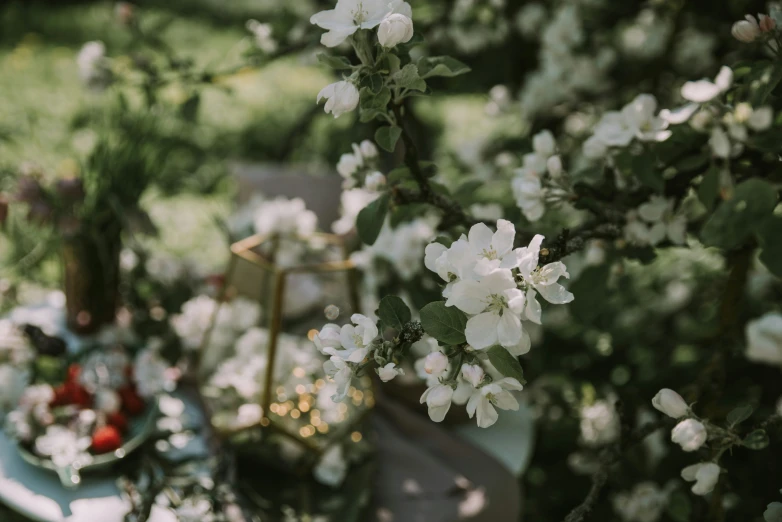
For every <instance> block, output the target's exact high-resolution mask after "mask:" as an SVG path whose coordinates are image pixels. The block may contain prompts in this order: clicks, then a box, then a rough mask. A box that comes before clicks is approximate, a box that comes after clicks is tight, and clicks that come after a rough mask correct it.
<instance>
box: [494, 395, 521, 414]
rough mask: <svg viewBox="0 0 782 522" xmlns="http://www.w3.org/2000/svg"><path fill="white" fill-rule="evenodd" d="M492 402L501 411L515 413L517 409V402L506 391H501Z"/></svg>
mask: <svg viewBox="0 0 782 522" xmlns="http://www.w3.org/2000/svg"><path fill="white" fill-rule="evenodd" d="M492 402H493V403H494V405H495V406H497V407H498V408H499V409H501V410H513V411H517V410H518V409H519V401H517V400H516V397H514V396H513V395H512V394H511V393H510V392H507V391H503V392H500V393H498V394H496V395H494V400H493V401H492Z"/></svg>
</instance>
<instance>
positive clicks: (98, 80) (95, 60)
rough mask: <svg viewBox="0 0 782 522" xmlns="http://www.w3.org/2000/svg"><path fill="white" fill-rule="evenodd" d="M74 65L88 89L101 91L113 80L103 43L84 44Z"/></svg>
mask: <svg viewBox="0 0 782 522" xmlns="http://www.w3.org/2000/svg"><path fill="white" fill-rule="evenodd" d="M76 64H77V65H78V67H79V76H80V77H81V79H82V81H83V82H84V83H85V84H86V85H87V87H89V88H90V89H94V90H103V89H105V88H106V87H107V86H108V85H109V84H110V83H111V82H112V80H113V74H112V72H111V69H110V68H109V65H108V58H106V45H105V44H104V43H103V42H100V41H94V42H87V43H85V44H84V45H83V46H82V48H81V50H80V51H79V54H78V56H77V57H76Z"/></svg>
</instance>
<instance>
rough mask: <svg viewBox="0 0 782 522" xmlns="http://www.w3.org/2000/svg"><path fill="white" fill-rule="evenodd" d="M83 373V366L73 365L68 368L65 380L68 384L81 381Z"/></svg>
mask: <svg viewBox="0 0 782 522" xmlns="http://www.w3.org/2000/svg"><path fill="white" fill-rule="evenodd" d="M80 373H81V366H79V365H78V364H75V363H74V364H71V365H70V366H68V376H67V377H66V378H65V382H66V383H71V382H76V381H77V380H78V379H79V374H80Z"/></svg>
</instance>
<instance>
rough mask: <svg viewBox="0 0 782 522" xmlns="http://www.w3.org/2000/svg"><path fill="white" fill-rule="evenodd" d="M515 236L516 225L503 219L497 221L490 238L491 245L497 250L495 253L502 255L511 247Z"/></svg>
mask: <svg viewBox="0 0 782 522" xmlns="http://www.w3.org/2000/svg"><path fill="white" fill-rule="evenodd" d="M515 238H516V227H514V226H513V223H511V222H510V221H507V220H505V219H500V220H499V221H497V232H495V233H494V236H492V239H491V245H492V247H494V250H496V251H497V255H499V256H500V257H504V256H505V254H507V253H508V252H510V251H511V249H512V248H513V240H514V239H515Z"/></svg>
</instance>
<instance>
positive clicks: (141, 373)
mask: <svg viewBox="0 0 782 522" xmlns="http://www.w3.org/2000/svg"><path fill="white" fill-rule="evenodd" d="M169 369H170V365H169V364H168V362H167V361H166V360H165V359H163V357H161V356H160V354H159V353H158V350H157V349H155V347H153V346H150V347H148V348H145V349H144V350H142V351H140V352H139V353H138V355H136V359H135V361H134V363H133V380H134V381H135V383H136V390H137V391H138V394H139V395H140V396H141V397H143V398H145V399H150V398H152V397H154V396H155V395H157V394H159V393H160V392H162V391H164V390H171V389H172V388H173V385H174V380H173V378H172V374H171V371H170V370H169Z"/></svg>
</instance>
